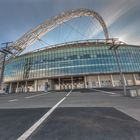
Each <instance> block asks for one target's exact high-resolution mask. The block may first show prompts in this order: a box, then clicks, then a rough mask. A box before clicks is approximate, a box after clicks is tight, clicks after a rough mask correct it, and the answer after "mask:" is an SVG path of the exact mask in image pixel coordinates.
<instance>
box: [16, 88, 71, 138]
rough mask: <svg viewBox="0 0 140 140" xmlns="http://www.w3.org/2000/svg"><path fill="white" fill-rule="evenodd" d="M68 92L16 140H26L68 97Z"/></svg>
mask: <svg viewBox="0 0 140 140" xmlns="http://www.w3.org/2000/svg"><path fill="white" fill-rule="evenodd" d="M71 92H72V90H71V91H70V92H68V94H67V95H66V96H65V97H64V98H63V99H61V100H60V101H59V102H58V103H57V104H56V105H55V106H53V107H52V108H51V109H50V110H49V111H48V112H47V113H46V114H45V115H43V116H42V117H41V118H40V119H39V120H38V121H37V122H36V123H34V124H33V125H32V126H31V127H30V128H29V129H28V130H27V131H25V132H24V133H23V134H22V135H21V136H20V137H19V138H18V139H17V140H26V139H27V138H28V137H29V136H30V135H31V134H32V133H33V132H34V131H35V130H36V129H37V128H38V127H39V126H40V125H41V124H42V123H43V122H44V121H45V120H46V119H47V118H48V117H49V116H50V115H51V114H52V113H53V111H54V110H55V109H56V108H57V107H58V106H59V105H60V104H61V103H62V102H63V101H64V100H65V99H66V98H67V97H68V96H69V95H70V93H71Z"/></svg>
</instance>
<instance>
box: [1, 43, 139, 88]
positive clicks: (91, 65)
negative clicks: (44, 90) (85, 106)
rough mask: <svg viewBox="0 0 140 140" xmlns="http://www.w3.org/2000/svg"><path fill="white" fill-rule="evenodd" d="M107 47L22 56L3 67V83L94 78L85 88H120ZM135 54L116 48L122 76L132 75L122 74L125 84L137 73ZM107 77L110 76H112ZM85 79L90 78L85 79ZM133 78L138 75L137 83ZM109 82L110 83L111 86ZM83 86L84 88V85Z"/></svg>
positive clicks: (135, 50) (129, 49) (133, 50)
mask: <svg viewBox="0 0 140 140" xmlns="http://www.w3.org/2000/svg"><path fill="white" fill-rule="evenodd" d="M109 48H110V46H107V45H92V46H84V45H77V46H74V47H73V46H72V45H71V46H66V47H58V48H57V47H56V48H53V49H45V50H43V51H38V52H34V53H29V54H24V55H21V56H19V57H16V58H14V59H12V60H11V61H10V63H8V64H7V65H6V67H5V72H4V82H5V83H11V82H13V81H29V80H33V79H35V80H37V79H41V78H42V79H44V78H46V79H51V78H59V77H71V76H72V77H74V76H85V75H95V77H94V78H93V80H92V82H91V83H90V85H88V86H89V87H91V85H92V87H94V86H97V85H98V86H99V85H101V86H116V85H120V83H119V82H118V81H120V80H118V77H116V76H115V74H118V73H119V69H118V64H117V60H116V56H115V53H114V51H113V50H109ZM139 54H140V50H139V48H134V47H127V46H125V47H119V48H118V49H117V57H118V60H119V65H120V68H121V71H122V72H123V73H132V74H131V75H128V76H127V75H126V78H127V82H128V83H129V84H131V85H132V83H133V82H132V81H131V80H130V79H131V78H130V77H133V73H139V72H140V57H139ZM109 74H113V76H111V75H109ZM98 75H103V76H100V84H99V80H98ZM87 79H90V78H88V77H87ZM91 79H92V78H91ZM104 79H106V80H104ZM137 79H138V76H137V75H136V76H135V81H137V83H138V82H139V80H137ZM112 80H114V81H113V83H112ZM105 81H106V82H105ZM133 81H134V79H133ZM73 84H74V83H73ZM81 84H84V82H81ZM60 85H61V84H60ZM79 85H80V83H79ZM79 85H78V86H79ZM58 86H59V81H57V84H56V85H55V87H56V88H58ZM61 86H62V87H61V88H64V87H63V84H62V85H61ZM71 86H74V85H71ZM82 86H83V85H82ZM84 86H87V85H85V84H84ZM88 86H87V87H88Z"/></svg>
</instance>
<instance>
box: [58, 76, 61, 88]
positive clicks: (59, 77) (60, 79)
mask: <svg viewBox="0 0 140 140" xmlns="http://www.w3.org/2000/svg"><path fill="white" fill-rule="evenodd" d="M60 80H61V79H60V77H59V78H58V82H59V90H61V83H60Z"/></svg>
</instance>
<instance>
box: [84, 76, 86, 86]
mask: <svg viewBox="0 0 140 140" xmlns="http://www.w3.org/2000/svg"><path fill="white" fill-rule="evenodd" d="M84 81H85V88H87V77H86V76H85V77H84Z"/></svg>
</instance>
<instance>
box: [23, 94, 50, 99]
mask: <svg viewBox="0 0 140 140" xmlns="http://www.w3.org/2000/svg"><path fill="white" fill-rule="evenodd" d="M45 94H48V92H47V93H42V94H37V95H32V96H27V97H25V98H26V99H30V98H34V97H37V96H42V95H45Z"/></svg>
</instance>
